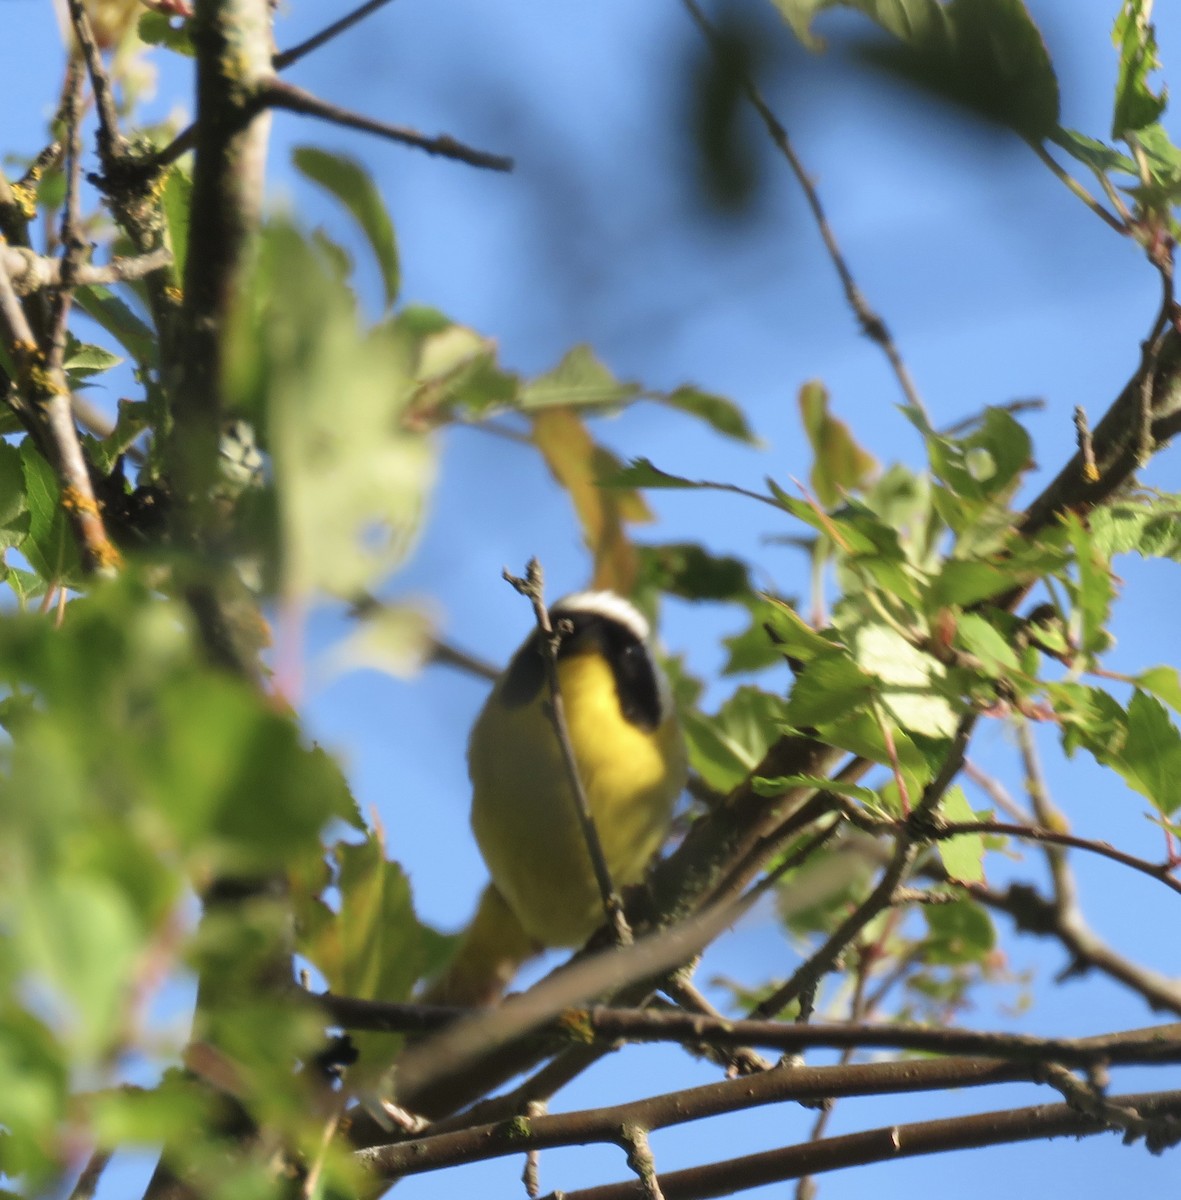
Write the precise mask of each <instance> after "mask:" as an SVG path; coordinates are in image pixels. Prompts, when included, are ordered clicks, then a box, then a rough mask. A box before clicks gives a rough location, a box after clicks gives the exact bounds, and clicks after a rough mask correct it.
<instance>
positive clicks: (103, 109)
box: [67, 0, 125, 171]
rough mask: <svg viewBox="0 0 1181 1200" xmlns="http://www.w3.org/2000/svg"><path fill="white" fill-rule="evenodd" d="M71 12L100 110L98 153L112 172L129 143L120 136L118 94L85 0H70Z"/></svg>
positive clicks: (95, 104) (104, 164)
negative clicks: (116, 161)
mask: <svg viewBox="0 0 1181 1200" xmlns="http://www.w3.org/2000/svg"><path fill="white" fill-rule="evenodd" d="M67 4H68V5H69V12H70V23H71V24H72V25H73V28H74V36H75V37H76V38H77V39H78V46H79V48H80V49H81V51H82V57H83V59H84V60H85V62H86V72H87V74H88V75H89V76H90V87H91V90H92V91H93V92H94V106H95V108H96V109H97V110H98V152H99V157H100V158H101V159H102V164H103V170H104V171H109V170H110V167H111V165H112V164H113V163H114V162H115V160H116V159H118V158H119V157H120V156H121V155H122V154H123V153H124V150H125V143H124V141H123V137H122V135H121V134H120V133H119V111H118V108H117V107H116V105H115V92H114V89H113V88H112V87H111V79H110V76H109V75H108V74H107V68H106V66H105V65H104V64H103V56H102V52H101V51H100V50H99V48H98V42H97V41H96V40H95V37H94V29H93V28H92V27H91V24H90V17H89V15H88V14H87V12H86V6H85V4H84V3H83V0H67Z"/></svg>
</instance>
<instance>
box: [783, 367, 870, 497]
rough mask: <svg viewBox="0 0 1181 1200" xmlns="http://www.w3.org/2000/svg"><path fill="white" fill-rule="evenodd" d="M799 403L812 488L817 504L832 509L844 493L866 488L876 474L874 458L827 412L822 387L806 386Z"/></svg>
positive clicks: (825, 395) (848, 430)
mask: <svg viewBox="0 0 1181 1200" xmlns="http://www.w3.org/2000/svg"><path fill="white" fill-rule="evenodd" d="M799 403H800V415H801V417H802V418H803V423H804V431H805V433H807V435H808V441H809V442H810V443H811V446H812V460H813V461H812V473H811V476H810V478H811V483H812V488H813V490H814V491H815V492H816V495H817V496H818V497H819V498H820V502H821V503H822V504H824V505H825V506H831V505H833V504H836V503H837V502H838V501H839V500H840V499H841V498H842V497H843V496H845V495H846V494H847V493H849V492H855V491H859V490H861V489H862V488H865V487H866V486H868V484H869V483H870V481H871V479H872V477H873V476H874V475H875V474H876V473H877V471H878V462H877V459H875V458H874V457H873V455H872V454H869V453H867V452H866V451H865V450H863V449H862V448H861V447H860V446H858V445H857V443H856V442H855V441H854V439H853V434H852V432H851V431H850V429H849V427H848V425H846V424H845V422H844V421H841V420H838V419H837V418H836V417H834V416H833V415H832V413H831V412H830V411H829V407H828V391H827V389H826V388H825V387H824V385H823V384H822V383H819V382H817V381H816V380H813V381H812V382H810V383H805V384H804V386H803V387H802V388H800V397H799Z"/></svg>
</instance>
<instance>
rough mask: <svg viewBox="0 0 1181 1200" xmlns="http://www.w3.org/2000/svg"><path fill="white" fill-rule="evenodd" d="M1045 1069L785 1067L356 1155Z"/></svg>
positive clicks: (925, 1064)
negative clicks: (619, 1102)
mask: <svg viewBox="0 0 1181 1200" xmlns="http://www.w3.org/2000/svg"><path fill="white" fill-rule="evenodd" d="M1040 1070H1041V1067H1040V1064H1031V1063H1027V1062H1017V1061H1008V1062H1006V1061H997V1060H993V1059H978V1058H949V1059H938V1060H929V1061H927V1060H920V1061H910V1060H908V1061H899V1062H885V1063H880V1062H879V1063H859V1064H856V1065H853V1066H843V1067H801V1066H794V1065H790V1066H781V1067H774V1068H772V1069H771V1070H770V1071H766V1072H763V1073H762V1074H759V1075H749V1076H743V1077H742V1078H739V1079H727V1080H723V1081H721V1082H718V1083H709V1084H704V1085H703V1086H701V1087H696V1088H684V1089H681V1090H679V1091H676V1092H667V1093H663V1094H661V1095H656V1096H649V1097H647V1098H645V1099H642V1100H634V1101H631V1102H629V1103H626V1104H616V1105H610V1106H607V1107H600V1108H592V1109H586V1110H583V1111H580V1112H571V1113H552V1114H550V1115H547V1116H544V1117H539V1118H538V1119H537V1120H535V1121H532V1122H523V1121H521V1120H520V1119H518V1120H516V1121H511V1122H502V1123H499V1124H496V1125H479V1126H474V1127H471V1128H467V1129H461V1130H456V1131H454V1132H451V1133H440V1134H438V1135H436V1136H431V1135H430V1134H428V1135H426V1136H424V1137H421V1138H416V1139H414V1140H412V1141H407V1142H399V1143H396V1144H393V1145H385V1146H373V1147H370V1148H368V1149H365V1150H359V1151H357V1152H356V1159H357V1161H358V1162H359V1163H360V1164H361V1165H363V1166H365V1167H367V1168H369V1169H371V1170H373V1171H375V1172H377V1173H378V1174H379V1175H381V1176H382V1177H383V1178H385V1179H387V1180H388V1179H394V1178H398V1177H401V1176H403V1175H411V1174H419V1173H421V1172H423V1171H434V1170H439V1169H441V1168H444V1167H449V1166H453V1165H455V1164H457V1163H461V1162H476V1161H480V1160H482V1159H488V1158H499V1157H503V1156H504V1155H506V1154H520V1153H522V1152H524V1151H526V1150H531V1149H536V1150H546V1149H553V1148H555V1147H557V1146H566V1145H578V1144H585V1143H587V1142H617V1141H618V1136H619V1129H620V1127H621V1126H624V1125H638V1126H640V1127H642V1128H644V1129H648V1130H654V1129H665V1128H668V1127H669V1126H672V1125H681V1124H684V1123H686V1122H688V1121H697V1120H702V1119H704V1118H706V1117H714V1116H720V1115H722V1114H724V1113H732V1112H744V1111H746V1110H748V1109H751V1108H758V1107H762V1106H764V1105H767V1104H778V1103H782V1102H784V1101H810V1100H824V1099H829V1098H832V1097H835V1096H865V1095H896V1094H900V1093H906V1092H922V1091H930V1090H938V1089H943V1088H948V1087H984V1086H987V1085H990V1084H995V1083H1013V1082H1021V1081H1027V1082H1036V1081H1037V1080H1038V1078H1039V1072H1040Z"/></svg>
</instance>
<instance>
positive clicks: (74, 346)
mask: <svg viewBox="0 0 1181 1200" xmlns="http://www.w3.org/2000/svg"><path fill="white" fill-rule="evenodd" d="M68 336H69V344H68V346H67V348H66V355H65V359H64V360H63V362H62V366H63V367H65V369H66V370H67V371H69V373H70V374H71V375H72V376H74V377H76V378H78V379H85V378H87V377H88V376H91V375H100V374H102V372H103V371H109V370H110V369H111V368H112V367H117V366H118V365H119V364H120V363H121V362H122V361H123V359H121V358H120V357H119V355H117V354H112V353H111V351H110V350H107V349H106V348H105V347H103V346H91V345H87V344H86V343H85V342H80V341H78V340H77V338H75V337H74V336H73V335H72V334H70V335H68Z"/></svg>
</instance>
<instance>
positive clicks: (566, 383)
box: [519, 346, 640, 411]
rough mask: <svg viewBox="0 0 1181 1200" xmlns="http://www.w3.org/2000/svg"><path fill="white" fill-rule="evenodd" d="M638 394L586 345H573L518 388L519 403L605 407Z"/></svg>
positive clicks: (534, 406) (527, 407)
mask: <svg viewBox="0 0 1181 1200" xmlns="http://www.w3.org/2000/svg"><path fill="white" fill-rule="evenodd" d="M639 394H640V387H639V385H638V384H635V383H621V382H620V381H619V380H617V379H616V378H615V376H614V375H612V374H611V372H610V371H609V370H608V369H607V368H606V367H605V366H604V365H603V364H602V363H601V362H599V360H598V359H597V358H596V357H595V354H594V351H593V350H592V349H591V348H590V347H589V346H575V347H574V349H573V350H570V351H569V352H567V353H566V354H565V355H564V356H563V357H562V361H561V362H560V363H558V365H557V366H556V367H554V369H553V370H552V371H548V372H546V374H544V375H539V376H538V377H537V378H536V379H535V380H533V381H532V382H530V383H526V384H525V386H524V387H522V388H521V394H520V401H519V403H520V407H521V408H522V409H524V410H525V411H528V410H530V409H538V408H553V407H563V408H565V407H569V408H605V407H614V406H616V405H619V404H622V403H624V401H626V400H631V399H633V398H634V397H636V396H638V395H639Z"/></svg>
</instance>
